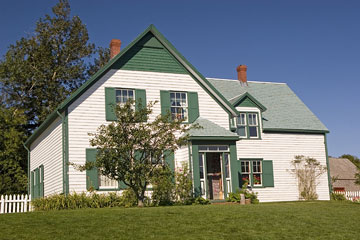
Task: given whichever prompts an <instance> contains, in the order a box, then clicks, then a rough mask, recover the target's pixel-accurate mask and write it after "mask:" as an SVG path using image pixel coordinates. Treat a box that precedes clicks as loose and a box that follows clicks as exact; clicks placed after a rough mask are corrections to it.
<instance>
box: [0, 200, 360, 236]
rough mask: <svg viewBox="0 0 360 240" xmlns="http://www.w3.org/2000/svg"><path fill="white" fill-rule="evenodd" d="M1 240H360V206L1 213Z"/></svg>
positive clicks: (306, 204) (327, 204)
mask: <svg viewBox="0 0 360 240" xmlns="http://www.w3.org/2000/svg"><path fill="white" fill-rule="evenodd" d="M0 239H50V240H53V239H360V204H354V203H341V202H291V203H267V204H258V205H246V206H241V205H207V206H179V207H157V208H143V209H139V208H127V209H126V208H107V209H84V210H63V211H52V212H33V213H23V214H7V215H0Z"/></svg>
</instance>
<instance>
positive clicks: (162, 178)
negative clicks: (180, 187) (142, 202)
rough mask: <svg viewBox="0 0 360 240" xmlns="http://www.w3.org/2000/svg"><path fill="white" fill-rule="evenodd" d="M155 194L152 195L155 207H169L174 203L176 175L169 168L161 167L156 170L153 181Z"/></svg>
mask: <svg viewBox="0 0 360 240" xmlns="http://www.w3.org/2000/svg"><path fill="white" fill-rule="evenodd" d="M151 184H152V185H153V192H152V195H151V200H152V205H153V206H168V205H172V204H173V201H174V197H175V196H174V191H175V183H174V173H173V172H172V171H171V169H170V168H169V167H161V168H157V169H155V170H154V177H153V178H152V179H151Z"/></svg>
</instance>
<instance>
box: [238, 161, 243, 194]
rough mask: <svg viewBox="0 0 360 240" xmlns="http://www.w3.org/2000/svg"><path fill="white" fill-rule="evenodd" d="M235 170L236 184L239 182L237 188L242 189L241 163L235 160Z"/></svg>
mask: <svg viewBox="0 0 360 240" xmlns="http://www.w3.org/2000/svg"><path fill="white" fill-rule="evenodd" d="M236 163H237V164H236V169H237V171H236V172H237V176H238V178H239V180H238V182H239V188H242V185H243V184H244V181H243V180H242V174H241V161H240V160H237V162H236Z"/></svg>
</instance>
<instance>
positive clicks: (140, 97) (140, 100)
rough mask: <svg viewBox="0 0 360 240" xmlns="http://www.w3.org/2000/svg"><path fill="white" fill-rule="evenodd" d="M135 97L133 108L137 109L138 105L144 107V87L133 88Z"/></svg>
mask: <svg viewBox="0 0 360 240" xmlns="http://www.w3.org/2000/svg"><path fill="white" fill-rule="evenodd" d="M135 98H136V105H135V110H139V108H140V107H142V108H143V107H146V91H145V90H144V89H135Z"/></svg>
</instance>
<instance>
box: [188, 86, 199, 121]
mask: <svg viewBox="0 0 360 240" xmlns="http://www.w3.org/2000/svg"><path fill="white" fill-rule="evenodd" d="M187 95H188V101H189V103H188V106H189V121H188V122H189V123H192V122H194V121H195V120H196V119H197V118H198V117H199V100H198V94H197V92H188V93H187Z"/></svg>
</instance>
